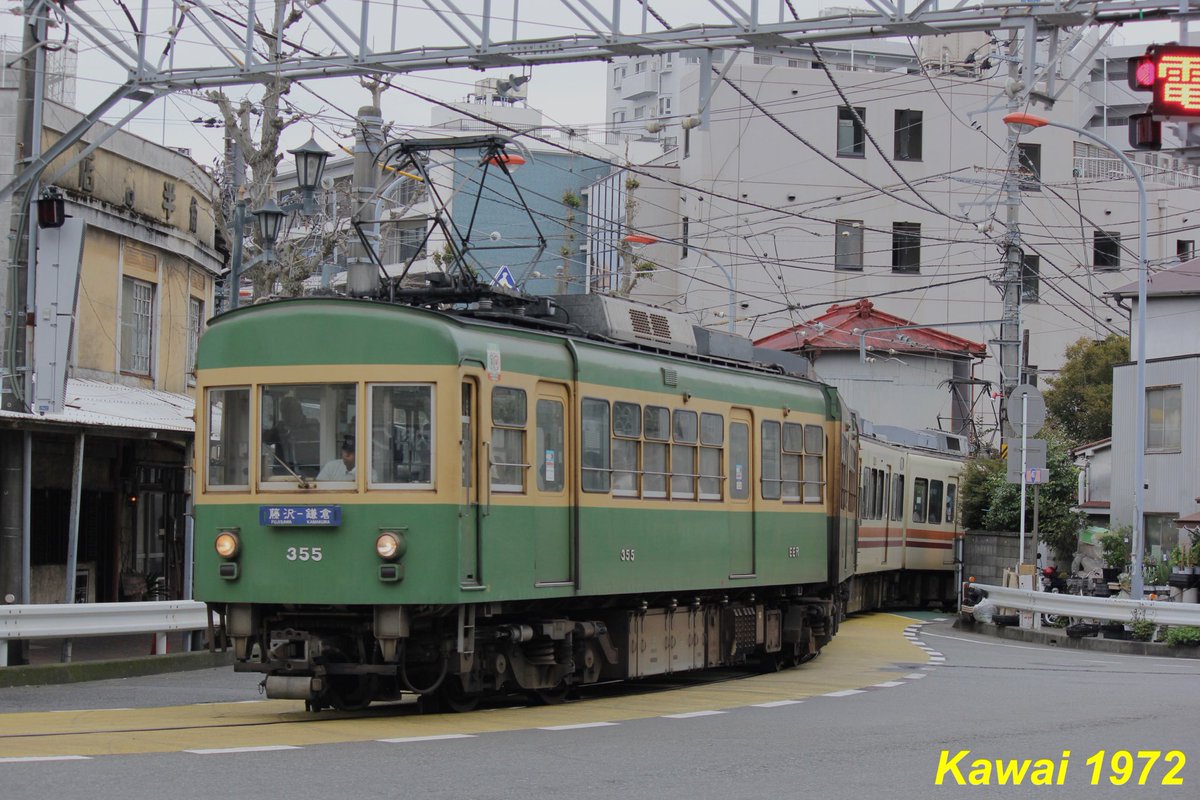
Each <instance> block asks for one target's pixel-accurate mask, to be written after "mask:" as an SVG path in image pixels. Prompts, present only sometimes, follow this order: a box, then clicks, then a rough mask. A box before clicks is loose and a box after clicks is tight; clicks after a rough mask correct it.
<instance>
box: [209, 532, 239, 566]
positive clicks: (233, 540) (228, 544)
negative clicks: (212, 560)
mask: <svg viewBox="0 0 1200 800" xmlns="http://www.w3.org/2000/svg"><path fill="white" fill-rule="evenodd" d="M213 547H215V548H216V550H217V555H219V556H220V557H221V558H224V559H226V560H229V559H233V558H236V557H237V554H238V551H239V550H241V547H242V543H241V540H240V539H238V535H237V532H236V531H221V532H220V533H218V534H217V538H216V541H214V542H213Z"/></svg>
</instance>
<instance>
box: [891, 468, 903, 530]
mask: <svg viewBox="0 0 1200 800" xmlns="http://www.w3.org/2000/svg"><path fill="white" fill-rule="evenodd" d="M902 519H904V473H903V472H899V473H897V474H895V475H893V476H892V520H893V521H894V522H899V521H900V520H902Z"/></svg>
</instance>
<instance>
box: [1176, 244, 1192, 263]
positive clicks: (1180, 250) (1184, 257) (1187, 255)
mask: <svg viewBox="0 0 1200 800" xmlns="http://www.w3.org/2000/svg"><path fill="white" fill-rule="evenodd" d="M1175 255H1177V256H1179V260H1180V261H1191V260H1192V259H1193V258H1195V257H1196V240H1195V239H1176V240H1175Z"/></svg>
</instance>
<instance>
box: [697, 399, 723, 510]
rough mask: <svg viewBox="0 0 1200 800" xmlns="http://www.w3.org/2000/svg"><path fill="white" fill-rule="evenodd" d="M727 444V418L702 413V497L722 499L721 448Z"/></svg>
mask: <svg viewBox="0 0 1200 800" xmlns="http://www.w3.org/2000/svg"><path fill="white" fill-rule="evenodd" d="M724 444H725V418H724V417H722V416H721V415H720V414H701V415H700V499H701V500H720V499H721V478H722V475H721V449H722V447H723V446H724Z"/></svg>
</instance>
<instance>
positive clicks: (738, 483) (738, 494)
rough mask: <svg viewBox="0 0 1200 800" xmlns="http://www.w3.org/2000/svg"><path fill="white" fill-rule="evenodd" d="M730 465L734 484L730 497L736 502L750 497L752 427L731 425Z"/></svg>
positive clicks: (737, 423) (731, 485)
mask: <svg viewBox="0 0 1200 800" xmlns="http://www.w3.org/2000/svg"><path fill="white" fill-rule="evenodd" d="M729 463H730V465H731V467H732V471H733V483H732V484H730V486H729V496H730V497H732V498H733V499H734V500H745V499H747V498H748V497H750V475H749V472H748V471H749V469H750V426H749V425H746V424H744V423H741V422H733V423H730V425H729Z"/></svg>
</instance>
